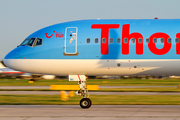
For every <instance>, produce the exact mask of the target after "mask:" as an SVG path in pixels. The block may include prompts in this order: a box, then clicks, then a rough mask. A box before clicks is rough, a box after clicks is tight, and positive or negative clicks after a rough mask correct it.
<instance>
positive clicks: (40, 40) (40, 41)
mask: <svg viewBox="0 0 180 120" xmlns="http://www.w3.org/2000/svg"><path fill="white" fill-rule="evenodd" d="M39 45H42V39H41V38H37V39H36V42H35V44H34V46H39Z"/></svg>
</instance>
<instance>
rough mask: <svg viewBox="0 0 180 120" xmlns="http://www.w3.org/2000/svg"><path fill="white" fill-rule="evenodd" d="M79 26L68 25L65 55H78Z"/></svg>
mask: <svg viewBox="0 0 180 120" xmlns="http://www.w3.org/2000/svg"><path fill="white" fill-rule="evenodd" d="M77 32H78V28H77V27H67V28H66V30H65V44H64V53H63V54H64V55H65V56H76V55H78V52H77Z"/></svg>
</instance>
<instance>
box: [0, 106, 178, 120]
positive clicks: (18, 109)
mask: <svg viewBox="0 0 180 120" xmlns="http://www.w3.org/2000/svg"><path fill="white" fill-rule="evenodd" d="M89 119H93V120H180V106H178V105H163V106H162V105H92V107H91V108H89V109H81V108H80V107H79V105H0V120H89Z"/></svg>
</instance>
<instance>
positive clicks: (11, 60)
mask: <svg viewBox="0 0 180 120" xmlns="http://www.w3.org/2000/svg"><path fill="white" fill-rule="evenodd" d="M3 61H4V64H5V65H6V66H7V67H9V68H12V69H15V65H16V49H14V50H12V51H11V52H9V53H8V54H7V55H6V56H5V58H4V60H3Z"/></svg>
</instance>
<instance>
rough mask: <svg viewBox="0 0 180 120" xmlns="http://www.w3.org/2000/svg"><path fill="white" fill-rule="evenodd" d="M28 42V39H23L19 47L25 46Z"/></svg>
mask: <svg viewBox="0 0 180 120" xmlns="http://www.w3.org/2000/svg"><path fill="white" fill-rule="evenodd" d="M29 40H30V38H28V39H25V40H24V41H23V42H22V43H21V44H20V46H24V45H27V43H28V42H29Z"/></svg>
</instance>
